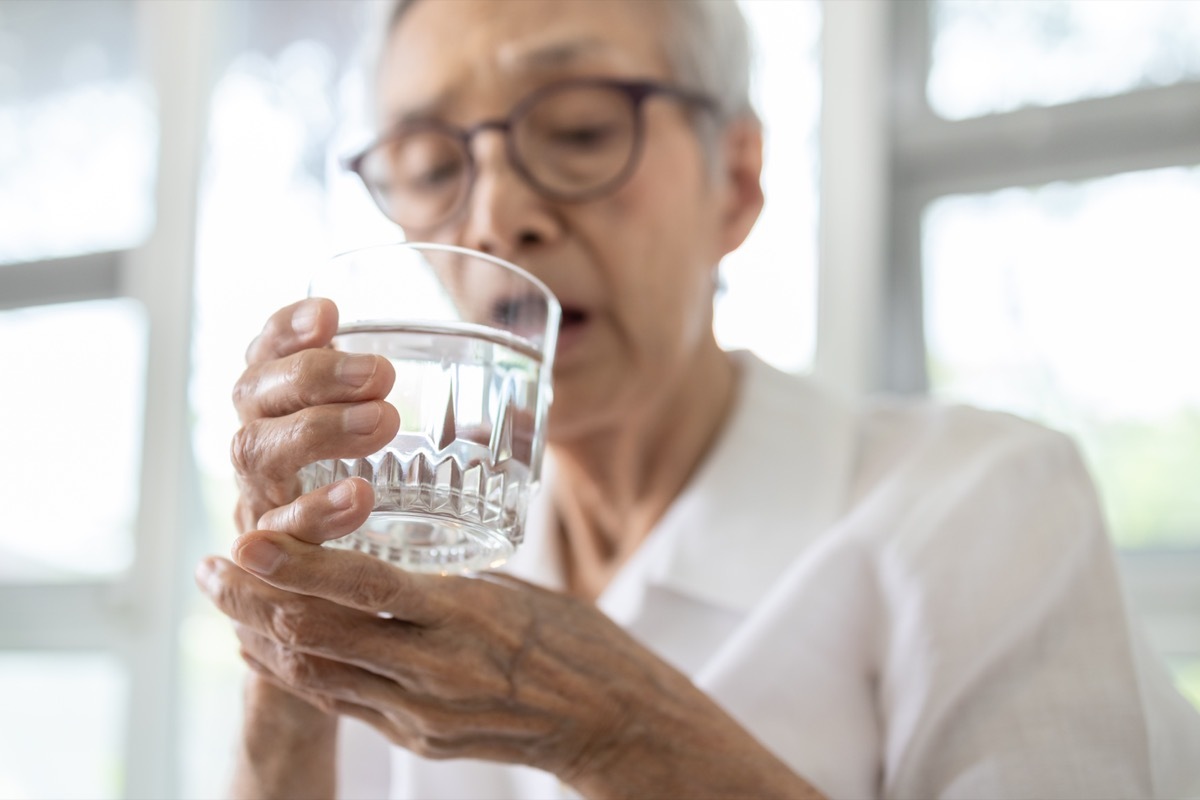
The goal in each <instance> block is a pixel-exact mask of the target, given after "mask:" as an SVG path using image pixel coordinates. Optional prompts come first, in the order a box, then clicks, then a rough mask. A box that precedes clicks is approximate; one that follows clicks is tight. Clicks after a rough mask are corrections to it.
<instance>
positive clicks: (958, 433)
mask: <svg viewBox="0 0 1200 800" xmlns="http://www.w3.org/2000/svg"><path fill="white" fill-rule="evenodd" d="M858 420H859V421H858V433H859V436H858V452H857V455H856V459H855V470H854V484H855V485H854V490H853V494H854V495H855V496H858V497H863V496H865V495H867V494H869V493H871V492H874V491H878V490H879V489H880V488H881V487H883V486H884V485H886V484H887V483H888V482H894V481H898V480H899V481H903V482H905V483H906V484H908V485H910V486H914V487H917V486H919V487H920V488H921V489H922V490H923V491H924V492H936V491H939V490H945V491H961V490H965V489H967V488H969V487H970V486H971V485H972V484H974V483H988V484H997V482H999V485H1000V486H1004V487H1008V488H1009V490H1010V491H1015V490H1017V489H1019V488H1022V487H1025V488H1032V487H1036V486H1040V485H1042V483H1043V482H1044V481H1047V480H1060V481H1061V480H1069V481H1072V482H1081V483H1083V484H1087V485H1090V483H1091V481H1090V477H1089V476H1088V473H1087V469H1086V467H1085V466H1084V464H1083V461H1082V459H1081V458H1080V455H1079V451H1078V449H1077V448H1076V446H1075V443H1074V442H1073V441H1072V440H1071V439H1070V437H1068V436H1066V435H1065V434H1063V433H1061V432H1058V431H1055V430H1052V429H1050V428H1047V427H1045V426H1042V425H1039V424H1037V423H1035V422H1032V421H1030V420H1027V419H1023V418H1021V417H1017V416H1014V415H1012V414H1006V413H1002V412H997V411H988V410H984V409H979V408H974V407H971V406H965V405H948V404H942V403H936V402H933V401H930V400H925V399H922V400H902V399H895V398H884V399H875V400H872V401H870V402H869V403H866V404H864V405H863V407H862V408H861V409H860V413H859V415H858Z"/></svg>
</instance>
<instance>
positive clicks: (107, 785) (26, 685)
mask: <svg viewBox="0 0 1200 800" xmlns="http://www.w3.org/2000/svg"><path fill="white" fill-rule="evenodd" d="M127 691H128V687H127V681H126V679H125V675H124V673H123V671H122V670H121V667H120V664H119V663H118V662H117V661H116V660H115V659H114V658H112V657H111V656H104V655H77V654H72V655H57V654H49V653H0V709H3V719H4V724H3V725H0V797H11V798H23V799H25V798H28V800H37V799H38V798H45V800H69V798H87V799H88V800H101V799H102V798H116V797H120V796H121V789H122V786H121V783H122V776H123V768H122V742H123V738H124V733H125V730H124V729H125V702H126V698H125V695H126V692H127Z"/></svg>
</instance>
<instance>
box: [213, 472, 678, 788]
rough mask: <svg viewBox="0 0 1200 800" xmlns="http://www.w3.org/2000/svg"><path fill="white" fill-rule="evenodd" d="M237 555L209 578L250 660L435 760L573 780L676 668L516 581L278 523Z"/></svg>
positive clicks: (596, 618)
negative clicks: (415, 563)
mask: <svg viewBox="0 0 1200 800" xmlns="http://www.w3.org/2000/svg"><path fill="white" fill-rule="evenodd" d="M311 499H312V498H311V497H309V496H306V497H304V498H301V499H300V501H298V505H301V506H303V505H305V504H306V501H308V500H311ZM308 505H310V506H311V505H312V504H311V503H309V504H308ZM310 511H311V508H310V509H309V510H304V509H300V510H296V511H290V512H289V511H284V510H282V509H281V510H280V512H279V514H278V515H275V516H272V517H271V519H268V520H267V521H275V522H279V521H281V520H282V519H284V518H288V519H292V520H302V519H304V518H305V517H306V516H307V515H308V513H309V512H310ZM234 553H235V559H236V560H237V562H238V563H239V564H240V565H241V567H239V566H237V565H235V564H233V563H230V562H228V561H226V560H224V559H215V558H214V559H210V560H209V561H207V562H206V563H205V564H204V565H203V566H202V569H201V574H200V575H199V579H200V583H201V585H202V586H203V587H204V588H205V589H206V591H207V592H208V593H209V595H210V597H211V598H212V599H213V601H214V602H215V603H216V605H217V606H218V607H219V608H220V609H221V610H222V611H223V612H225V613H226V614H228V615H229V616H231V617H232V618H233V619H234V620H235V622H236V627H237V631H238V636H239V638H240V640H241V643H242V648H243V655H244V657H245V658H246V660H247V662H248V663H249V664H250V665H251V666H252V667H253V668H254V669H255V670H256V671H257V672H258V673H259V674H260V675H261V676H263V677H265V678H266V679H267V680H268V681H271V682H273V683H275V684H277V685H278V686H281V687H283V688H286V689H287V690H288V691H289V692H291V693H293V694H295V695H297V696H299V697H302V698H304V699H306V700H307V701H308V702H309V703H311V704H312V705H314V706H317V707H319V708H322V709H324V710H326V711H328V712H336V713H342V714H349V715H352V716H355V717H358V718H360V719H362V720H364V721H366V722H368V723H370V724H372V725H373V726H374V727H376V728H377V729H379V730H380V731H382V732H383V733H384V734H385V735H387V736H388V738H390V739H391V740H392V741H393V742H395V743H396V744H398V745H401V746H403V747H405V748H408V749H409V750H412V751H413V752H416V753H418V754H420V755H423V756H426V757H431V758H453V757H472V758H482V759H489V760H494V761H505V762H512V763H522V764H529V765H532V766H537V767H541V768H542V769H546V770H548V771H551V772H554V773H556V774H558V775H559V776H561V777H563V779H564V780H570V779H572V778H573V777H575V776H577V775H578V774H580V773H581V772H583V771H585V770H586V769H587V768H588V767H589V765H590V764H591V763H592V762H595V761H597V760H600V759H603V758H604V757H605V756H606V754H607V753H608V752H609V751H610V750H611V749H612V748H614V747H615V746H617V744H618V743H619V741H620V739H621V736H622V735H623V734H624V733H626V732H627V731H629V730H630V729H631V727H632V725H631V722H632V717H633V714H634V709H636V707H637V703H638V702H639V698H641V697H643V696H644V694H645V692H646V688H647V687H660V688H662V687H661V684H662V683H663V681H664V680H666V681H667V682H668V683H669V682H670V678H671V676H672V675H673V674H674V673H673V671H672V670H670V668H669V667H667V666H666V665H664V664H662V663H661V662H659V661H658V660H657V659H656V658H654V657H653V656H652V655H651V654H649V653H648V652H647V651H645V650H644V649H642V648H641V647H640V646H638V645H637V644H635V643H634V642H633V641H632V640H631V639H630V638H629V637H628V636H627V635H626V634H625V633H624V632H623V631H621V630H620V628H618V627H617V626H615V625H614V624H613V623H612V622H611V621H609V620H608V619H607V618H606V617H605V616H603V615H602V614H601V613H599V612H598V611H596V610H595V609H593V608H592V607H590V606H588V605H586V604H584V603H582V602H579V601H577V600H575V599H573V598H570V597H567V596H565V595H559V594H555V593H552V592H548V591H545V590H542V589H539V588H536V587H534V586H531V585H529V584H525V583H523V582H521V581H518V580H517V579H515V578H511V577H507V576H503V575H499V574H484V575H480V576H479V577H476V578H467V577H442V576H431V575H421V574H411V573H406V572H403V571H401V570H399V569H397V568H395V567H393V566H391V565H389V564H387V563H385V562H383V561H381V560H379V559H376V558H373V557H371V556H367V555H364V554H362V553H357V552H352V551H346V550H331V549H326V548H321V547H319V546H316V545H315V544H310V543H307V542H303V541H299V540H298V539H296V538H293V537H291V536H289V535H287V534H285V533H280V532H274V531H255V532H253V533H250V534H247V535H245V536H243V537H242V538H241V539H239V540H238V542H237V543H236V544H235V546H234ZM242 567H244V568H245V569H243V568H242ZM247 570H248V571H247ZM251 573H254V574H251ZM255 575H259V576H261V577H262V580H260V579H259V578H258V577H255ZM678 678H679V679H681V680H683V682H684V683H686V679H683V678H682V676H678Z"/></svg>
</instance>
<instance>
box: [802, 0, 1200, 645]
mask: <svg viewBox="0 0 1200 800" xmlns="http://www.w3.org/2000/svg"><path fill="white" fill-rule="evenodd" d="M931 5H932V3H931V0H920V1H919V2H916V1H914V2H904V3H892V2H886V0H868V1H867V2H854V3H848V2H839V1H837V0H834V1H833V2H830V1H829V0H826V2H824V3H823V19H824V30H823V36H822V46H823V48H824V55H823V58H822V73H823V74H822V90H823V96H824V104H823V107H822V116H821V133H822V141H821V172H822V175H821V198H820V213H821V222H820V229H819V230H820V246H819V249H820V254H821V265H820V286H821V291H820V299H819V310H818V313H819V315H820V320H819V322H818V337H817V358H816V373H817V374H818V376H820V377H822V378H824V379H825V380H827V381H829V382H830V383H832V384H833V385H835V386H837V387H839V388H841V389H842V390H844V391H847V392H850V393H854V394H862V393H866V392H873V391H889V392H897V393H902V394H923V393H927V392H928V390H929V379H928V375H927V374H926V351H925V334H924V314H923V311H924V310H923V297H922V281H921V260H922V253H921V222H922V215H923V213H924V211H925V209H926V208H927V207H928V206H929V204H930V203H932V202H933V201H935V200H936V199H938V198H940V197H943V196H945V195H948V194H956V193H979V192H989V191H994V190H997V189H1001V188H1004V187H1007V186H1025V185H1040V184H1045V183H1049V182H1052V181H1059V180H1066V181H1080V180H1087V179H1089V178H1100V177H1104V176H1108V175H1114V174H1118V173H1122V172H1128V171H1134V170H1146V169H1155V168H1160V167H1169V166H1192V165H1195V164H1200V136H1197V135H1196V132H1197V131H1200V82H1192V83H1181V84H1177V85H1174V86H1168V87H1161V88H1149V89H1138V90H1134V91H1130V92H1128V93H1125V94H1120V95H1117V96H1113V97H1102V98H1095V99H1087V100H1081V101H1078V102H1073V103H1067V104H1063V105H1057V106H1050V107H1044V108H1023V109H1019V110H1016V111H1011V112H1006V113H999V114H991V115H988V116H985V117H979V118H975V119H966V120H960V121H950V120H946V119H942V118H940V117H938V116H937V115H936V114H934V112H933V111H932V109H931V108H930V106H929V103H928V101H927V99H926V92H925V84H926V76H927V74H928V71H929V61H930V26H929V19H930V18H929V14H930V12H931ZM1119 559H1120V566H1121V570H1122V574H1123V576H1124V580H1125V582H1126V585H1127V588H1128V591H1129V595H1130V598H1131V602H1132V605H1133V607H1134V609H1135V610H1136V611H1137V612H1138V614H1139V615H1140V617H1141V618H1142V621H1143V624H1144V626H1145V629H1146V631H1147V633H1148V635H1149V638H1150V639H1151V641H1152V643H1153V644H1154V646H1155V647H1156V649H1157V650H1158V651H1159V652H1160V653H1162V654H1163V655H1165V656H1167V657H1184V658H1200V581H1197V580H1196V576H1197V575H1200V548H1194V549H1185V550H1178V551H1166V550H1143V551H1137V552H1135V551H1122V552H1121V553H1120V554H1119Z"/></svg>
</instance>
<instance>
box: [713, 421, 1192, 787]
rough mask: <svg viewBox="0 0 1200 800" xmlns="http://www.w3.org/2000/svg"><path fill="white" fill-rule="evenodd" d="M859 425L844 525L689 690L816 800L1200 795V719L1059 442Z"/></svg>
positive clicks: (921, 425)
mask: <svg viewBox="0 0 1200 800" xmlns="http://www.w3.org/2000/svg"><path fill="white" fill-rule="evenodd" d="M863 427H864V434H863V437H862V443H861V447H860V453H859V457H858V461H859V464H858V466H857V468H856V475H857V477H856V479H855V481H856V485H855V488H854V491H852V493H851V494H852V498H853V499H852V500H851V501H850V502H849V503H848V507H847V509H846V513H845V514H844V515H843V517H842V518H841V519H840V520H839V521H838V522H837V523H836V524H835V525H834V526H833V527H831V528H830V529H829V530H828V531H827V532H826V534H825V535H824V536H823V537H821V538H820V539H819V540H818V541H816V542H815V543H814V544H813V545H812V546H811V547H810V548H809V549H808V550H806V551H805V552H804V553H803V555H802V556H801V557H800V558H799V559H798V560H797V561H796V562H795V563H794V564H793V565H792V566H791V568H790V569H789V570H788V571H787V572H786V573H785V574H784V576H783V577H782V578H781V579H780V580H779V581H778V582H777V583H776V584H775V585H774V586H773V587H772V588H771V589H770V591H769V592H768V594H767V595H766V597H765V598H764V599H763V600H762V602H761V603H759V604H758V605H757V606H756V607H755V608H754V610H753V612H752V613H751V614H750V616H749V617H748V618H747V620H746V621H745V623H744V624H743V625H742V626H741V628H740V629H739V630H738V632H737V634H736V635H735V636H734V637H732V638H731V640H730V641H729V642H728V643H727V644H726V645H725V646H724V647H723V649H722V652H721V653H720V654H719V656H718V657H717V658H715V659H714V660H713V661H712V662H711V663H710V664H709V665H708V666H707V667H706V668H705V669H704V670H703V671H702V673H701V674H699V675H698V676H697V683H698V684H699V685H700V686H701V687H702V688H704V689H706V690H707V691H709V692H710V694H711V695H712V696H713V697H714V699H716V700H717V701H718V702H720V703H722V704H723V705H724V706H725V708H726V709H727V710H728V711H729V712H730V713H731V714H732V715H733V716H734V717H736V718H737V719H738V720H739V721H740V722H741V723H742V724H743V725H744V726H745V727H746V728H747V729H748V730H749V731H750V732H751V733H753V734H754V735H755V736H756V737H757V738H758V739H759V741H760V742H762V743H763V744H764V746H766V747H768V748H769V749H771V750H772V751H773V752H774V753H775V754H776V755H778V756H779V757H780V758H782V759H783V760H784V761H785V762H787V763H788V764H789V766H791V767H792V769H794V770H795V771H796V772H797V773H798V774H799V775H801V776H803V777H805V778H806V779H808V780H809V781H810V782H811V783H813V784H814V785H815V786H816V787H817V788H818V789H820V790H821V791H822V792H823V793H825V794H826V795H827V796H829V797H831V798H856V799H857V798H867V797H888V798H924V799H926V800H928V798H993V799H999V798H1038V799H1039V800H1051V799H1052V798H1080V799H1082V798H1087V800H1096V799H1097V798H1117V797H1130V798H1150V797H1170V798H1177V797H1192V796H1197V793H1198V791H1200V772H1198V769H1200V760H1197V759H1196V758H1195V756H1196V754H1198V753H1200V730H1198V726H1200V716H1198V715H1197V714H1196V712H1195V710H1194V709H1192V708H1191V707H1190V706H1189V705H1188V703H1187V701H1186V700H1184V699H1183V698H1182V696H1181V695H1180V694H1179V693H1178V692H1177V691H1176V690H1175V689H1174V687H1173V686H1172V685H1171V683H1170V679H1169V678H1168V677H1167V675H1166V672H1165V670H1164V669H1162V668H1161V665H1160V664H1159V663H1158V661H1157V659H1155V658H1154V657H1153V656H1152V654H1150V653H1149V652H1148V650H1146V649H1145V648H1144V646H1143V645H1142V643H1141V640H1140V638H1139V637H1138V634H1137V631H1136V628H1135V626H1134V625H1133V624H1132V622H1131V621H1130V617H1129V615H1128V613H1127V611H1126V607H1125V603H1124V599H1123V595H1122V591H1121V585H1120V581H1119V578H1118V573H1117V569H1116V565H1115V558H1114V554H1113V550H1112V547H1111V545H1110V543H1109V540H1108V536H1107V532H1106V530H1105V526H1104V523H1103V520H1102V517H1101V512H1100V510H1099V505H1098V501H1097V498H1096V494H1095V491H1094V488H1093V486H1092V483H1091V480H1090V478H1089V476H1088V474H1087V471H1086V470H1085V468H1084V467H1083V465H1082V463H1081V461H1080V459H1079V456H1078V453H1077V451H1076V449H1075V447H1074V446H1073V445H1072V443H1071V442H1070V441H1069V440H1068V439H1067V438H1066V437H1063V436H1061V435H1060V434H1057V433H1053V432H1051V431H1048V430H1046V429H1044V428H1041V427H1039V426H1036V425H1032V424H1030V423H1027V422H1024V421H1021V420H1018V419H1016V418H1014V417H1008V416H1006V415H999V414H991V413H987V412H981V411H975V410H972V409H962V408H959V409H931V408H930V407H923V408H918V409H911V408H905V409H901V410H896V411H894V412H890V413H887V414H875V415H874V416H872V417H871V418H870V419H869V420H868V421H867V422H866V423H864V426H863ZM745 533H746V535H747V536H750V535H752V534H753V532H752V531H748V532H745Z"/></svg>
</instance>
